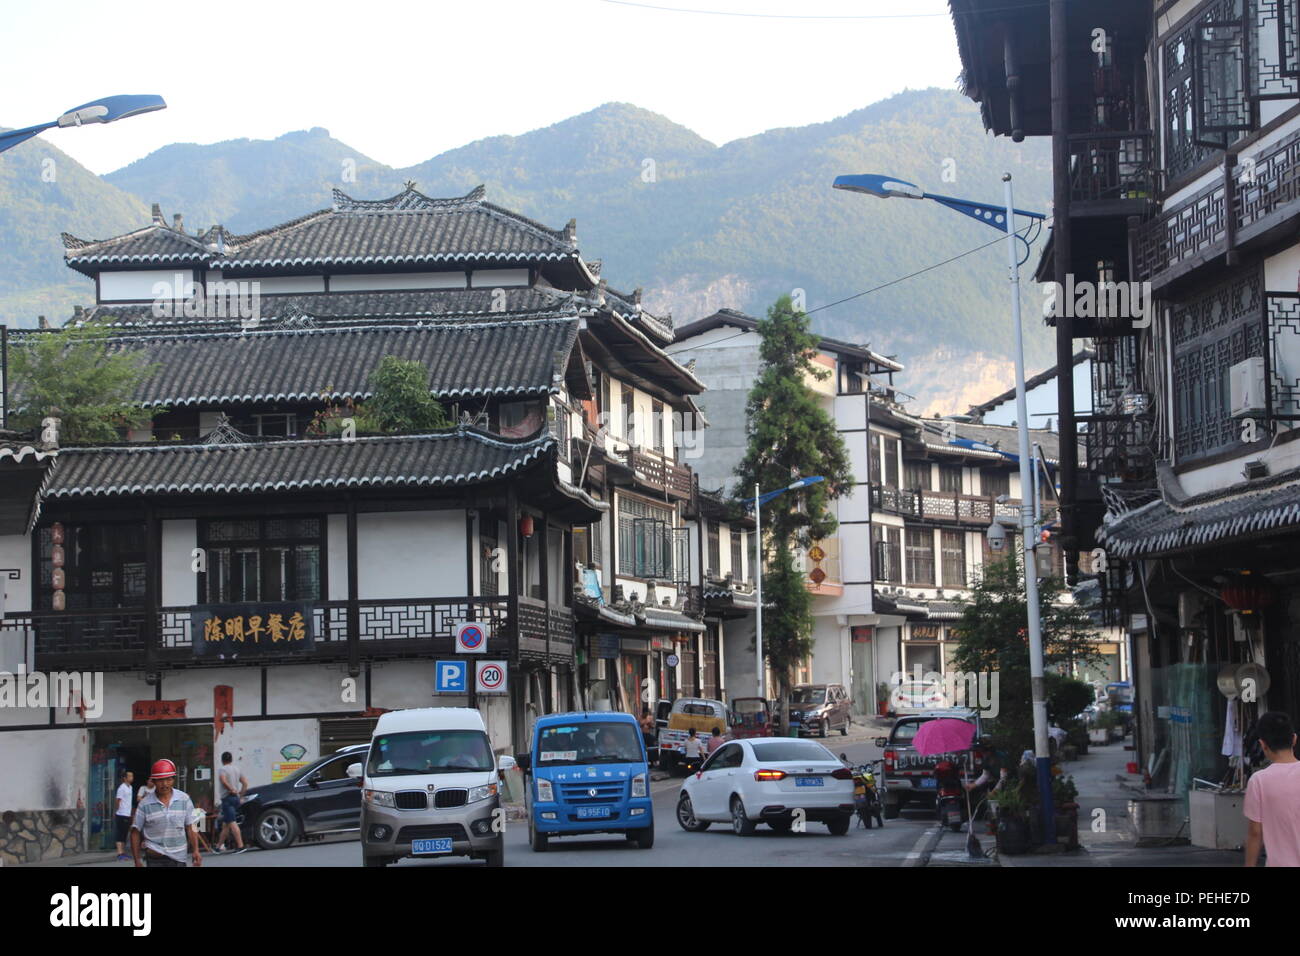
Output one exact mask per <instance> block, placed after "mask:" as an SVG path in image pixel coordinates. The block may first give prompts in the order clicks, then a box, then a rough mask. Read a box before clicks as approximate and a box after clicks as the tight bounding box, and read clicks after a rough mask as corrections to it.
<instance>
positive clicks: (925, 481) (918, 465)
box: [903, 461, 930, 491]
mask: <svg viewBox="0 0 1300 956" xmlns="http://www.w3.org/2000/svg"><path fill="white" fill-rule="evenodd" d="M903 487H904V488H907V489H909V490H921V491H929V490H930V463H929V462H928V461H905V462H903Z"/></svg>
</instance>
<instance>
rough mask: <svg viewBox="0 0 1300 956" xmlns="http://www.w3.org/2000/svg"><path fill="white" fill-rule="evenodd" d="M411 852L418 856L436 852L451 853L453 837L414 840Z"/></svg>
mask: <svg viewBox="0 0 1300 956" xmlns="http://www.w3.org/2000/svg"><path fill="white" fill-rule="evenodd" d="M411 852H412V853H414V854H416V855H417V856H427V855H430V854H434V853H450V852H451V838H450V837H444V838H442V839H439V840H412V841H411Z"/></svg>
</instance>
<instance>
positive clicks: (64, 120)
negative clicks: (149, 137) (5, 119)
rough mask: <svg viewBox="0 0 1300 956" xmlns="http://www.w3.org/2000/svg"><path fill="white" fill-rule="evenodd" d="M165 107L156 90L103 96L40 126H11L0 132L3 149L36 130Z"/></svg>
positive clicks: (120, 116) (118, 117) (96, 120)
mask: <svg viewBox="0 0 1300 956" xmlns="http://www.w3.org/2000/svg"><path fill="white" fill-rule="evenodd" d="M166 108H167V104H166V103H165V102H164V101H163V98H162V97H161V96H157V95H155V94H153V93H145V94H140V95H123V96H106V97H104V98H103V99H99V100H92V101H91V102H89V103H83V104H82V105H81V106H77V107H74V108H73V109H70V110H68V111H67V112H66V113H64V114H63V115H62V116H60V117H59V118H58V119H56V120H53V121H51V122H49V123H41V124H40V125H38V126H28V127H25V128H23V129H11V130H9V131H8V132H6V133H0V153H3V152H4V151H5V150H7V149H13V148H14V147H15V146H17V145H18V144H19V143H23V142H26V141H27V140H29V139H31V138H32V137H33V136H35V135H36V134H37V133H43V132H44V131H45V130H47V129H54V128H55V127H56V126H84V125H86V124H87V123H112V122H114V121H115V120H120V119H126V118H127V117H128V116H138V115H140V114H141V113H152V112H153V111H154V110H162V109H166Z"/></svg>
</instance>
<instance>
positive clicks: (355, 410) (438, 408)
mask: <svg viewBox="0 0 1300 956" xmlns="http://www.w3.org/2000/svg"><path fill="white" fill-rule="evenodd" d="M370 389H371V395H370V398H369V399H367V400H366V401H365V402H362V403H361V404H354V403H353V402H352V399H350V398H349V399H346V400H345V401H343V402H339V403H330V402H329V401H328V399H329V394H330V393H329V390H328V389H327V390H326V391H325V392H324V393H323V394H324V397H325V398H326V400H327V404H326V407H325V408H324V410H322V411H320V412H317V413H316V417H315V418H314V419H313V420H312V423H311V425H310V426H308V429H307V432H308V434H312V435H334V434H337V433H338V432H340V431H342V430H343V423H344V421H346V420H347V419H349V418H350V419H352V421H353V424H354V426H355V427H356V430H357V432H359V433H361V434H380V435H394V434H402V433H409V432H425V431H435V430H437V429H439V428H447V427H448V426H450V425H451V420H450V419H449V418H448V417H447V412H446V411H445V410H444V409H443V407H442V403H441V402H439V401H438V399H436V398H435V397H434V396H433V394H432V393H431V392H430V391H429V370H428V369H427V368H425V366H424V364H423V363H421V362H416V361H414V360H407V359H400V358H398V357H397V356H395V355H385V356H384V358H383V360H382V361H381V362H380V363H379V365H378V366H376V368H375V370H374V371H373V372H371V373H370Z"/></svg>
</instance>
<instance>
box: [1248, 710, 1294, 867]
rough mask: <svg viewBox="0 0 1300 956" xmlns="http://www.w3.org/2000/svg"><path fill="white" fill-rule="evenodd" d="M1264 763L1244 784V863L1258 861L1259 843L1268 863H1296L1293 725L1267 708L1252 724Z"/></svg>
mask: <svg viewBox="0 0 1300 956" xmlns="http://www.w3.org/2000/svg"><path fill="white" fill-rule="evenodd" d="M1256 726H1257V730H1258V733H1259V744H1260V747H1261V748H1262V749H1263V751H1264V756H1265V757H1267V758H1268V766H1267V767H1265V768H1263V769H1262V770H1256V771H1255V772H1254V773H1253V774H1252V775H1251V778H1250V782H1249V783H1247V784H1246V803H1245V806H1244V807H1243V808H1242V809H1243V811H1244V812H1245V814H1246V820H1247V830H1246V865H1247V866H1258V865H1259V850H1260V847H1261V846H1262V847H1263V848H1264V850H1265V852H1266V853H1267V855H1268V863H1267V865H1268V866H1300V760H1296V756H1295V740H1296V735H1295V728H1294V727H1292V726H1291V719H1290V718H1289V717H1288V716H1287V715H1286V714H1284V713H1281V712H1280V711H1269V712H1268V713H1267V714H1264V715H1263V716H1261V717H1260V718H1259V723H1258V724H1257V725H1256Z"/></svg>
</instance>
